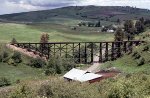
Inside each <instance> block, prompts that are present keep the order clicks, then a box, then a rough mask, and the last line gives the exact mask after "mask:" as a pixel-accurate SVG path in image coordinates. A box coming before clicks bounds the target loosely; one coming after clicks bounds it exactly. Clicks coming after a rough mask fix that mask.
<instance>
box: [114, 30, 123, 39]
mask: <svg viewBox="0 0 150 98" xmlns="http://www.w3.org/2000/svg"><path fill="white" fill-rule="evenodd" d="M123 39H124V32H123V31H122V28H117V30H116V32H115V41H123Z"/></svg>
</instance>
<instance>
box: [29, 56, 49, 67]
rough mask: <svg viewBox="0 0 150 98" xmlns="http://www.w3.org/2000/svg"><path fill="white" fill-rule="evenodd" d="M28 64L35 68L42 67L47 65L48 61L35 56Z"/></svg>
mask: <svg viewBox="0 0 150 98" xmlns="http://www.w3.org/2000/svg"><path fill="white" fill-rule="evenodd" d="M28 65H29V66H31V67H35V68H42V67H44V66H45V65H46V62H45V61H44V60H42V59H41V58H34V59H31V60H30V62H29V64H28Z"/></svg>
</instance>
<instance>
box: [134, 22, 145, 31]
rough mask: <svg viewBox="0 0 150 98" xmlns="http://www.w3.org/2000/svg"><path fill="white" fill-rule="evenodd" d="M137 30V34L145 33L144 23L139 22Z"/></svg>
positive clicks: (136, 25)
mask: <svg viewBox="0 0 150 98" xmlns="http://www.w3.org/2000/svg"><path fill="white" fill-rule="evenodd" d="M135 28H136V33H137V34H139V33H141V32H144V23H142V22H141V21H137V22H136V24H135Z"/></svg>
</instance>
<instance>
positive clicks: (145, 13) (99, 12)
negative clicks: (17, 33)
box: [0, 6, 150, 22]
mask: <svg viewBox="0 0 150 98" xmlns="http://www.w3.org/2000/svg"><path fill="white" fill-rule="evenodd" d="M141 17H144V18H145V19H149V18H150V11H149V10H147V9H139V8H133V7H128V6H127V7H121V6H70V7H63V8H58V9H52V10H44V11H33V12H25V13H17V14H8V15H1V16H0V19H1V21H22V22H52V21H51V20H53V21H58V19H61V20H63V19H78V20H88V21H89V20H97V19H100V20H102V21H105V20H106V21H112V22H115V21H117V19H118V18H119V19H120V20H122V21H123V20H127V19H139V18H141Z"/></svg>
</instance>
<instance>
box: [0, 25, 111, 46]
mask: <svg viewBox="0 0 150 98" xmlns="http://www.w3.org/2000/svg"><path fill="white" fill-rule="evenodd" d="M93 30H95V31H98V30H99V29H98V28H88V27H80V28H79V27H78V28H77V30H71V27H69V26H65V25H60V24H32V25H25V24H13V23H0V35H1V36H0V42H1V43H8V42H10V41H11V39H12V38H16V39H17V41H18V42H39V40H40V36H41V34H42V32H47V33H48V34H49V36H50V40H49V41H50V42H68V41H108V40H113V34H112V33H101V32H93Z"/></svg>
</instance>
